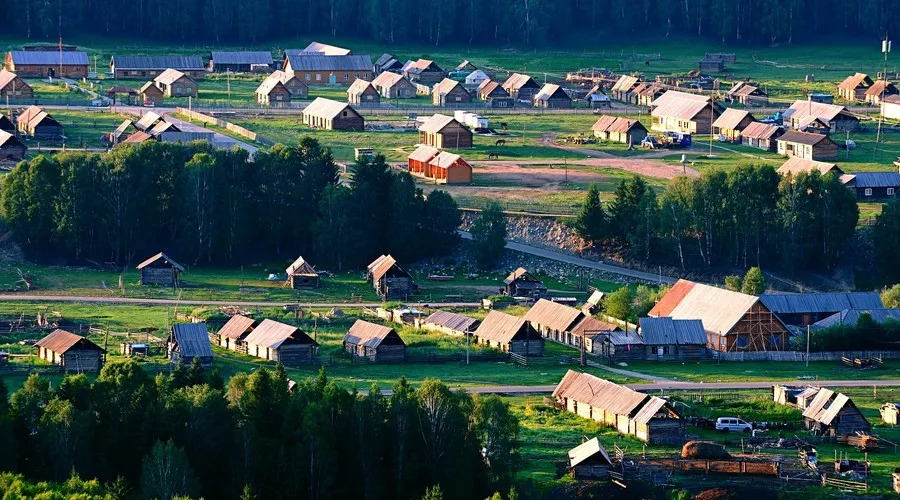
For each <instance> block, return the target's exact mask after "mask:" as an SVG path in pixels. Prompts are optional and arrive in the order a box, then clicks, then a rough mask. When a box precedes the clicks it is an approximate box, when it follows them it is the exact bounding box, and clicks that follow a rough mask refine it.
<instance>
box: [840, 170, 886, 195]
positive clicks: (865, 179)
mask: <svg viewBox="0 0 900 500" xmlns="http://www.w3.org/2000/svg"><path fill="white" fill-rule="evenodd" d="M841 183H843V184H844V186H846V187H847V188H848V189H852V190H853V191H854V192H855V193H856V199H857V201H874V200H886V199H888V198H892V197H895V196H897V193H900V173H897V172H857V173H855V174H845V175H842V176H841Z"/></svg>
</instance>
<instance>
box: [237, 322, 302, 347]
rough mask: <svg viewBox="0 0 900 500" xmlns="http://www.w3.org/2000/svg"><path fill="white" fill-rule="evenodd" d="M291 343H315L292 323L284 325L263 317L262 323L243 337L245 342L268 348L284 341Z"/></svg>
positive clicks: (279, 344) (277, 345)
mask: <svg viewBox="0 0 900 500" xmlns="http://www.w3.org/2000/svg"><path fill="white" fill-rule="evenodd" d="M288 341H290V343H293V344H315V345H318V344H317V343H316V342H315V341H314V340H313V339H312V338H310V336H309V335H307V334H306V333H304V332H303V331H302V330H300V329H299V328H297V327H296V326H293V325H286V324H284V323H279V322H278V321H272V320H271V319H264V320H263V321H262V323H260V324H259V326H257V327H256V328H254V329H253V331H252V332H250V335H247V336H246V337H245V338H244V342H245V343H247V344H253V345H259V346H264V347H268V348H270V349H278V348H279V347H281V345H282V344H284V343H285V342H288Z"/></svg>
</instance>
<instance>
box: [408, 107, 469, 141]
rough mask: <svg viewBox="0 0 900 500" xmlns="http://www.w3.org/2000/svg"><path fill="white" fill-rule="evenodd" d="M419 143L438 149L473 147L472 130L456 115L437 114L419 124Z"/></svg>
mask: <svg viewBox="0 0 900 500" xmlns="http://www.w3.org/2000/svg"><path fill="white" fill-rule="evenodd" d="M419 143H421V144H424V145H426V146H432V147H435V148H438V149H459V148H471V147H472V131H471V130H469V127H466V126H465V125H463V124H462V123H460V122H458V121H457V120H456V119H455V118H454V117H452V116H448V115H441V114H436V115H433V116H431V117H430V118H428V119H426V120H425V122H424V123H422V125H420V126H419Z"/></svg>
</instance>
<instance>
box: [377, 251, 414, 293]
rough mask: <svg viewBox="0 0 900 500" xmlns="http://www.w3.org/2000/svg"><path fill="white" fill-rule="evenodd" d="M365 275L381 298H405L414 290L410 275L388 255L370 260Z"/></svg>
mask: <svg viewBox="0 0 900 500" xmlns="http://www.w3.org/2000/svg"><path fill="white" fill-rule="evenodd" d="M367 277H368V279H369V281H370V282H371V283H372V286H373V287H374V288H375V293H377V294H378V296H379V297H381V299H382V300H391V299H406V298H408V297H409V296H411V295H412V294H414V293H415V292H416V285H415V284H414V283H413V280H412V276H410V274H409V273H408V272H406V270H405V269H403V268H402V267H400V264H397V261H396V260H395V259H394V257H392V256H390V255H382V256H381V257H378V258H377V259H375V260H374V261H372V263H371V264H369V266H368V268H367Z"/></svg>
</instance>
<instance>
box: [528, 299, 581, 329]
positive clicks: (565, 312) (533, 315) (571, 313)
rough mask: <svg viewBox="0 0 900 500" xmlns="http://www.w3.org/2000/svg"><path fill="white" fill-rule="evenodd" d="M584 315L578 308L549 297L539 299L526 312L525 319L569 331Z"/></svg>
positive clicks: (535, 323)
mask: <svg viewBox="0 0 900 500" xmlns="http://www.w3.org/2000/svg"><path fill="white" fill-rule="evenodd" d="M583 317H584V313H582V312H581V311H579V310H578V309H575V308H574V307H569V306H567V305H564V304H560V303H558V302H552V301H549V300H547V299H540V300H538V301H537V302H536V303H535V304H534V305H533V306H531V309H529V310H528V312H527V313H526V314H525V320H526V321H528V322H530V323H531V324H533V325H541V326H546V327H547V328H549V329H551V330H556V331H560V332H563V331H568V330H569V329H570V328H572V327H573V326H575V325H576V322H577V321H581V318H583Z"/></svg>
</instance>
